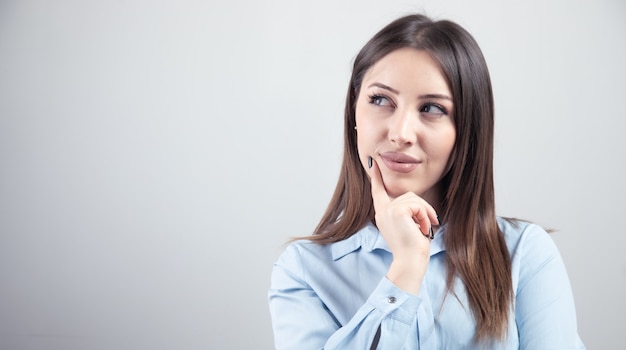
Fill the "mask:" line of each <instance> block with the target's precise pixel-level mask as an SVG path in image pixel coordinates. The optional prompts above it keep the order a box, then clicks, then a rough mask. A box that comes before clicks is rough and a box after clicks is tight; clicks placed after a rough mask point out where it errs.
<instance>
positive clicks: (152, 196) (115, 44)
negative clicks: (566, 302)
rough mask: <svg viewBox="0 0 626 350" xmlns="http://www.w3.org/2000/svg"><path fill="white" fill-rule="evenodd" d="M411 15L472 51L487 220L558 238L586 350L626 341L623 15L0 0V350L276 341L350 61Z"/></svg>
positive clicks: (618, 3) (607, 3) (260, 345)
mask: <svg viewBox="0 0 626 350" xmlns="http://www.w3.org/2000/svg"><path fill="white" fill-rule="evenodd" d="M422 10H425V12H426V13H427V14H429V15H432V16H435V17H441V18H449V19H452V20H455V21H457V22H459V23H460V24H461V25H463V26H465V27H466V28H467V29H468V30H469V31H470V32H471V33H472V34H473V35H474V36H475V38H476V39H477V41H478V42H479V44H480V45H481V47H482V48H483V50H484V54H485V56H486V58H487V61H488V64H489V66H490V69H491V73H492V78H493V84H494V89H495V96H496V110H497V125H496V127H497V130H496V132H497V135H496V164H495V171H496V183H497V185H496V187H497V188H496V191H497V192H496V195H497V205H498V211H499V213H500V214H501V215H507V216H516V217H522V218H526V219H530V220H533V221H536V222H538V223H540V224H542V225H545V226H547V227H550V228H554V229H557V230H558V231H557V232H556V233H554V234H553V237H554V239H555V241H556V242H557V244H558V246H559V248H560V250H561V252H562V255H563V257H564V259H565V262H566V264H567V267H568V271H569V273H570V278H571V283H572V286H573V290H574V295H575V298H576V304H577V311H578V321H579V328H580V334H581V336H582V338H583V340H584V341H585V343H586V344H587V346H588V348H590V349H609V348H614V346H615V345H616V344H621V343H622V339H623V327H624V324H626V302H625V301H624V296H625V295H626V254H625V253H624V248H623V247H624V243H625V242H626V239H625V237H624V234H625V231H624V229H623V220H624V215H625V213H626V210H625V209H626V208H625V204H624V197H625V196H626V189H625V186H624V179H625V177H626V171H625V170H624V165H623V164H622V163H623V161H624V149H625V146H626V138H625V137H624V136H623V133H624V130H625V129H626V113H625V112H624V101H625V94H624V92H625V89H624V82H625V81H626V68H625V65H624V62H626V2H624V1H622V0H613V1H611V0H599V1H540V0H532V1H515V2H505V1H502V2H495V1H493V2H491V1H486V0H481V1H472V2H471V3H470V2H466V1H413V2H412V1H384V2H383V1H370V0H366V1H364V0H358V1H357V0H349V1H335V0H321V1H288V0H280V1H263V2H261V1H247V2H241V1H219V2H217V1H212V2H211V1H147V0H146V1H139V0H126V1H123V0H119V1H95V0H91V1H69V0H59V1H43V0H42V1H33V0H25V1H10V0H0V349H3V350H4V349H10V350H14V349H15V350H19V349H269V348H271V347H272V335H271V325H270V319H269V314H268V308H267V301H266V292H267V288H268V286H269V276H270V270H271V265H272V263H273V261H274V260H275V259H276V258H277V256H278V254H279V253H280V252H281V251H282V249H283V245H282V244H283V243H284V242H285V241H286V240H287V239H288V238H289V237H291V236H295V235H306V234H309V233H310V232H311V230H312V229H313V228H314V226H315V224H316V223H317V220H318V219H319V218H320V215H321V214H322V212H323V211H324V208H325V206H326V204H327V202H328V200H329V198H330V195H331V193H332V190H333V188H334V184H335V181H336V178H337V175H338V167H339V162H340V154H341V144H342V140H341V126H342V110H343V99H344V93H345V90H346V86H347V81H348V76H349V71H350V64H351V62H352V59H353V57H354V55H355V54H356V52H357V51H358V49H359V48H360V47H361V46H362V45H363V44H364V43H365V41H366V40H367V39H368V38H369V37H370V36H371V35H373V34H374V32H376V31H377V30H378V29H380V28H381V27H382V26H383V25H384V24H386V23H387V22H389V21H390V20H392V19H394V18H396V17H398V16H400V15H404V14H406V13H409V12H412V11H422Z"/></svg>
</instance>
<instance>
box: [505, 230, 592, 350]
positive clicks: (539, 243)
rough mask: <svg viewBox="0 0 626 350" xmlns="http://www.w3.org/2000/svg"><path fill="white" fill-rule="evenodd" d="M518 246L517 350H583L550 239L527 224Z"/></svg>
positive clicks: (562, 270)
mask: <svg viewBox="0 0 626 350" xmlns="http://www.w3.org/2000/svg"><path fill="white" fill-rule="evenodd" d="M524 235H525V237H524V238H523V242H522V244H521V245H520V247H519V249H520V250H521V251H520V252H518V253H519V256H520V259H521V261H520V278H519V284H518V286H517V293H516V303H515V318H516V323H517V327H518V332H519V339H520V349H545V350H549V349H561V350H565V349H584V348H585V346H584V345H583V343H582V341H581V340H580V338H579V336H578V330H577V325H576V311H575V306H574V297H573V295H572V290H571V287H570V282H569V278H568V276H567V271H566V269H565V264H564V263H563V260H562V258H561V255H560V254H559V251H558V249H557V247H556V245H555V243H554V241H553V240H552V238H551V237H550V236H549V235H548V233H547V232H545V231H544V230H543V229H542V228H540V227H539V226H536V225H529V226H528V227H527V228H526V232H525V233H524Z"/></svg>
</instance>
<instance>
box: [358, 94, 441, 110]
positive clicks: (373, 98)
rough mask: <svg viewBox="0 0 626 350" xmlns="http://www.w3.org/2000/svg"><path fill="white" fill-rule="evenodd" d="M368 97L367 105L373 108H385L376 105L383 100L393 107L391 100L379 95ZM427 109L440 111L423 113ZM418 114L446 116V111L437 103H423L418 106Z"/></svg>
mask: <svg viewBox="0 0 626 350" xmlns="http://www.w3.org/2000/svg"><path fill="white" fill-rule="evenodd" d="M368 97H369V103H370V104H372V105H374V106H379V107H381V106H382V107H385V106H383V105H381V104H380V102H378V103H377V101H379V100H381V99H385V100H387V101H388V102H389V104H390V105H391V107H395V105H394V104H393V102H391V100H390V99H389V98H388V97H387V96H384V95H380V94H372V95H369V96H368ZM427 107H435V108H437V109H439V110H440V111H441V113H433V112H426V111H424V109H425V108H427ZM419 112H420V113H433V114H442V115H448V110H447V109H446V108H445V107H444V106H442V105H440V104H438V103H433V102H427V103H424V104H423V105H422V106H420V108H419Z"/></svg>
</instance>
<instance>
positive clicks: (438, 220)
mask: <svg viewBox="0 0 626 350" xmlns="http://www.w3.org/2000/svg"><path fill="white" fill-rule="evenodd" d="M437 222H438V223H439V225H441V219H440V218H439V215H437Z"/></svg>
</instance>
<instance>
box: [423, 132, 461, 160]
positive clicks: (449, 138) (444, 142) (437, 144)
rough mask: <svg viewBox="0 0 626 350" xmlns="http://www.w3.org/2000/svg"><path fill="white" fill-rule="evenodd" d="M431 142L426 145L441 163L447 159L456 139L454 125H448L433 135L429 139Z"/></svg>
mask: <svg viewBox="0 0 626 350" xmlns="http://www.w3.org/2000/svg"><path fill="white" fill-rule="evenodd" d="M430 141H431V142H430V143H429V145H428V148H429V150H430V152H429V153H431V155H432V156H434V157H436V158H438V159H440V160H441V161H442V162H443V163H446V162H447V161H448V158H449V157H450V155H451V154H452V150H453V149H454V144H455V141H456V130H455V129H454V127H450V128H448V129H446V130H442V131H441V132H439V133H437V134H436V135H434V137H433V138H432V139H431V140H430Z"/></svg>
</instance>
